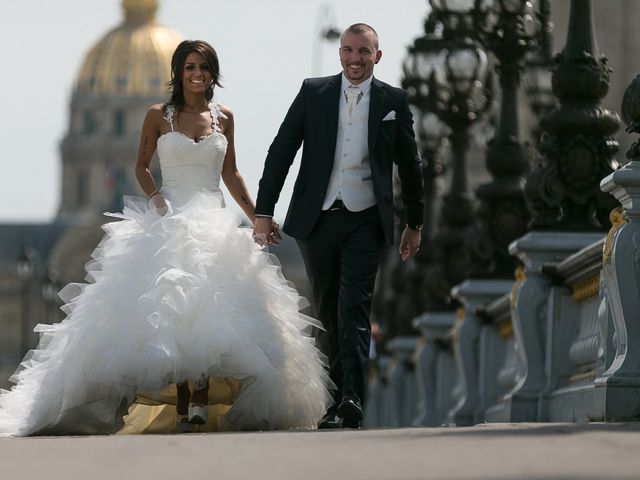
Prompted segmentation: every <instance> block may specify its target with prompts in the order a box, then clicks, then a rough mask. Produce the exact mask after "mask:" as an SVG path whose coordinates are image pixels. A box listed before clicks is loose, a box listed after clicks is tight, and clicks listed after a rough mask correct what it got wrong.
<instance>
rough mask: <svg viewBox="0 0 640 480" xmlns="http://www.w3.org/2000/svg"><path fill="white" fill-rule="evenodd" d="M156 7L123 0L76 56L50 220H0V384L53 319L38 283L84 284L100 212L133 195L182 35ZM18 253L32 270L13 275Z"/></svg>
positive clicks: (147, 0) (142, 0)
mask: <svg viewBox="0 0 640 480" xmlns="http://www.w3.org/2000/svg"><path fill="white" fill-rule="evenodd" d="M157 9H158V1H157V0H122V10H123V16H124V18H123V20H122V22H121V23H120V24H119V25H117V26H116V27H115V28H113V29H112V30H110V31H109V32H108V33H107V34H106V35H104V36H103V37H102V38H101V39H100V40H99V41H98V42H97V43H96V44H95V45H94V46H93V47H92V48H91V49H90V50H89V52H88V54H87V56H86V57H85V59H84V62H83V64H82V67H81V68H80V71H79V73H78V76H77V79H76V81H75V83H74V85H73V92H72V97H71V104H70V112H69V125H68V129H67V133H66V134H65V136H64V138H63V139H62V142H61V147H60V155H61V162H62V184H61V195H60V198H61V202H60V205H59V208H58V213H57V216H56V218H55V220H54V221H53V222H52V223H50V224H40V225H33V224H31V225H19V224H4V225H0V305H1V307H0V332H1V334H0V387H5V388H6V387H8V386H9V382H8V378H9V375H10V374H11V372H12V371H13V370H14V369H15V368H16V366H17V364H18V362H19V361H20V359H21V358H22V356H23V354H24V351H23V350H24V348H25V346H28V347H30V348H32V347H34V346H35V344H36V342H37V335H36V334H35V333H32V330H33V327H34V326H35V324H37V323H51V322H53V321H56V320H60V319H61V318H62V312H60V311H59V310H58V309H57V306H58V305H56V300H55V297H53V296H51V295H47V293H46V292H47V289H48V290H51V289H52V288H59V287H60V286H62V285H64V284H66V283H69V282H77V281H83V279H84V271H83V266H84V264H85V263H86V262H88V261H89V260H90V254H91V252H92V251H93V249H94V248H95V246H96V245H97V244H98V242H99V241H100V239H101V238H102V233H103V232H102V230H101V229H100V225H101V224H102V223H104V221H105V217H103V216H102V215H101V214H102V212H104V211H114V210H119V209H120V208H121V205H122V195H123V194H140V193H141V192H140V190H139V187H138V184H137V182H136V179H135V174H134V168H133V166H134V163H135V158H136V155H137V151H138V142H139V134H140V125H141V124H142V121H143V119H144V116H145V114H146V111H147V109H148V108H149V106H150V105H152V104H154V103H161V102H163V101H165V100H166V98H167V93H166V90H167V83H166V82H167V81H168V79H169V75H170V71H171V55H172V54H173V51H174V50H175V47H176V46H177V44H178V43H179V42H180V41H181V37H180V35H179V34H178V33H177V32H176V31H174V30H173V29H171V28H168V27H165V26H162V25H160V24H159V23H157V22H156V20H155V16H156V12H157ZM154 164H155V165H157V162H154ZM25 254H26V257H29V263H30V265H31V268H30V269H23V270H22V273H23V275H22V277H21V276H20V275H18V270H19V269H18V263H19V259H21V260H22V261H23V262H24V261H25ZM29 270H30V271H29ZM26 271H29V274H28V275H24V272H26ZM43 289H44V290H43ZM43 293H44V294H43Z"/></svg>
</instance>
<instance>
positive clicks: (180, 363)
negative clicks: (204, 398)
mask: <svg viewBox="0 0 640 480" xmlns="http://www.w3.org/2000/svg"><path fill="white" fill-rule="evenodd" d="M163 193H164V194H165V197H166V198H167V200H168V203H169V213H168V214H166V215H165V216H159V215H157V214H156V213H155V210H154V209H153V208H152V207H150V205H149V204H148V203H147V202H146V201H144V200H143V199H140V198H137V197H125V208H124V210H123V213H122V214H110V215H112V216H115V217H119V218H120V219H121V221H118V222H111V223H107V224H105V225H104V226H103V229H104V230H105V232H106V235H105V236H104V238H103V240H102V241H101V243H100V244H99V245H98V247H97V248H96V249H95V250H94V252H93V254H92V258H93V260H92V261H91V262H89V264H87V266H86V268H87V274H88V275H87V280H88V281H89V283H87V284H69V285H67V286H66V287H65V288H63V289H62V291H61V292H60V297H61V298H62V299H63V300H64V302H65V305H64V307H63V310H64V311H65V312H66V313H67V317H66V318H65V320H63V321H62V322H60V323H57V324H54V325H38V326H37V327H36V330H37V331H39V332H40V334H41V337H40V342H39V345H38V347H37V348H36V349H35V350H32V351H31V352H30V353H29V355H27V357H25V360H24V361H23V363H22V364H21V365H20V368H19V369H18V371H17V372H16V373H15V374H14V376H13V377H12V379H11V380H12V381H13V382H14V383H16V385H15V386H14V387H13V388H12V389H11V391H8V392H7V391H5V392H3V393H2V394H1V395H0V434H11V435H31V434H71V433H73V434H79V433H80V434H82V433H86V434H94V433H112V432H115V431H117V430H119V429H120V428H121V427H122V424H123V421H122V417H123V415H124V414H126V412H127V408H128V407H129V406H130V405H131V404H132V402H133V401H134V400H135V399H136V397H137V396H138V395H141V396H144V398H146V399H149V400H151V401H152V402H159V403H162V402H163V395H166V392H167V387H169V386H170V385H171V384H175V383H179V382H182V381H185V380H189V379H197V378H200V377H202V376H203V375H204V376H209V377H211V378H213V379H216V382H217V383H216V382H214V383H213V385H212V392H213V393H212V395H213V397H215V396H216V395H215V390H216V384H217V385H218V387H220V385H223V384H224V385H227V387H226V388H227V390H225V392H226V393H225V394H223V395H222V397H224V398H225V401H224V402H222V403H226V404H227V407H225V408H224V409H222V410H218V411H219V412H221V413H220V419H219V422H218V423H219V425H220V427H221V428H224V429H231V430H246V429H289V428H313V427H314V426H315V425H316V423H317V421H318V420H319V419H320V417H321V416H322V415H323V414H324V412H325V410H326V408H327V407H328V405H329V404H330V402H331V397H330V394H329V392H328V388H329V384H330V380H329V379H328V375H327V373H326V370H325V361H324V358H323V357H322V355H321V354H320V353H319V351H318V350H317V348H316V347H315V345H314V341H313V339H312V338H311V329H312V327H313V326H316V327H320V325H318V322H317V321H316V320H314V319H312V318H310V317H308V316H306V315H304V314H302V313H300V311H299V310H300V308H301V307H303V306H304V305H303V304H301V302H302V301H303V299H302V298H301V297H300V296H299V295H298V293H297V292H296V290H295V289H294V288H292V287H291V286H290V284H289V283H288V282H287V281H286V280H285V278H284V277H283V276H282V273H281V269H280V267H279V266H278V263H277V261H276V259H275V258H274V257H273V256H272V255H269V254H267V253H266V252H264V251H263V250H261V249H260V248H259V247H258V246H256V245H255V243H254V242H253V240H252V238H251V233H250V230H248V229H244V228H239V227H238V221H237V219H236V218H235V217H234V216H233V215H232V214H231V213H230V212H228V211H227V210H226V209H225V208H224V202H223V199H222V196H221V194H219V193H212V192H210V191H207V190H202V191H198V192H184V191H178V190H175V191H171V190H169V191H163ZM165 400H166V399H165ZM212 401H215V398H213V400H212ZM134 417H135V415H134ZM133 430H134V431H140V429H139V428H134V429H133Z"/></svg>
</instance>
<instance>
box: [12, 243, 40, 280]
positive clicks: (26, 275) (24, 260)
mask: <svg viewBox="0 0 640 480" xmlns="http://www.w3.org/2000/svg"><path fill="white" fill-rule="evenodd" d="M16 267H17V271H18V277H20V280H22V281H25V282H26V281H28V280H30V279H31V277H32V276H33V273H34V270H35V265H34V261H33V252H32V249H31V247H29V246H28V245H25V246H24V247H23V249H22V252H21V253H20V255H19V256H18V260H17V263H16Z"/></svg>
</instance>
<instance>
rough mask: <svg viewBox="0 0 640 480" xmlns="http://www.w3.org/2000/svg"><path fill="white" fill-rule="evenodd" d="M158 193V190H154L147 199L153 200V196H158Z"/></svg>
mask: <svg viewBox="0 0 640 480" xmlns="http://www.w3.org/2000/svg"><path fill="white" fill-rule="evenodd" d="M159 193H160V192H159V191H158V190H154V191H153V192H151V194H149V198H153V196H154V195H158V194H159Z"/></svg>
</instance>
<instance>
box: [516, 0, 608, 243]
mask: <svg viewBox="0 0 640 480" xmlns="http://www.w3.org/2000/svg"><path fill="white" fill-rule="evenodd" d="M610 71H611V69H610V68H609V65H608V63H607V59H606V57H604V56H601V55H599V52H598V47H597V44H596V39H595V32H594V25H593V17H592V13H591V2H590V1H589V0H572V2H571V13H570V19H569V30H568V33H567V44H566V46H565V49H564V51H563V52H562V54H561V55H560V56H559V57H558V58H557V67H556V70H555V72H554V74H553V92H554V94H555V95H556V96H557V97H558V98H559V99H560V107H559V108H556V109H554V110H553V111H552V112H551V113H550V114H549V115H547V116H546V117H545V118H544V119H543V120H542V122H541V127H542V130H543V131H544V132H546V135H545V139H544V141H543V142H542V143H541V147H540V149H541V153H542V155H543V157H544V158H543V161H542V162H541V163H540V164H539V165H538V167H537V168H536V170H535V171H534V172H533V174H532V175H531V176H530V178H529V180H528V185H527V195H528V198H529V200H530V202H531V204H532V207H533V210H534V220H533V224H532V227H533V229H535V230H554V231H589V230H591V231H598V230H601V231H604V230H606V229H607V228H608V226H609V212H610V211H611V209H612V208H614V207H615V205H616V203H615V200H614V199H613V198H612V197H611V196H608V195H606V194H604V193H603V192H601V191H600V190H599V188H598V185H599V182H600V179H601V178H603V177H605V176H607V175H608V174H610V173H611V172H612V171H614V170H615V169H616V168H617V167H618V164H617V162H616V161H615V160H614V159H613V158H612V157H613V155H614V154H615V153H616V152H617V150H618V143H617V142H616V140H614V139H613V138H612V135H613V133H614V132H615V131H616V130H617V129H618V127H619V124H620V120H619V118H618V115H617V114H616V113H613V112H610V111H609V110H606V109H605V108H603V107H602V105H601V104H600V100H601V99H602V98H604V96H605V95H606V94H607V91H608V89H609V72H610Z"/></svg>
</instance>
